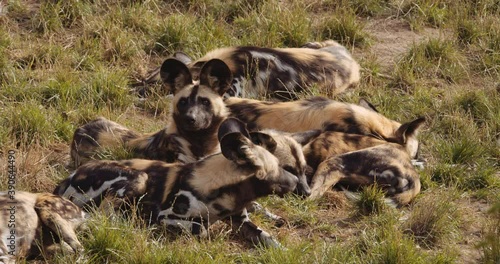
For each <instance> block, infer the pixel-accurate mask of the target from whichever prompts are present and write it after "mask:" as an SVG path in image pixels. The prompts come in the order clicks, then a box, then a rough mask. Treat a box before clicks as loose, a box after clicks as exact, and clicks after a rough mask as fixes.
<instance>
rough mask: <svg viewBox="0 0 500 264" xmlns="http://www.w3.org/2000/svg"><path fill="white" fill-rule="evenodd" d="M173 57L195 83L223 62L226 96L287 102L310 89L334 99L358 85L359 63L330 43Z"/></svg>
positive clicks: (155, 74) (152, 77) (156, 74)
mask: <svg viewBox="0 0 500 264" xmlns="http://www.w3.org/2000/svg"><path fill="white" fill-rule="evenodd" d="M173 57H176V58H181V59H182V60H183V61H184V62H185V63H187V65H188V67H189V68H190V70H191V72H192V73H193V78H194V79H197V77H198V74H199V72H200V69H201V68H202V66H203V65H204V64H205V63H206V62H207V61H210V60H212V59H220V60H222V61H223V62H224V63H225V64H227V65H228V67H229V69H230V70H231V73H232V75H233V79H232V82H231V89H230V90H229V91H228V92H227V93H226V96H237V97H245V98H259V97H262V96H269V97H273V98H276V99H280V100H290V99H296V98H298V95H299V94H301V93H303V92H306V93H307V92H308V91H309V88H311V87H312V86H316V87H319V88H321V89H322V90H323V91H324V93H326V94H329V95H334V94H338V93H341V92H343V91H344V90H345V89H347V88H348V87H351V86H355V85H357V84H358V82H359V79H360V73H359V65H358V63H357V62H356V61H355V60H354V59H353V58H352V56H351V54H350V53H349V51H347V49H346V48H345V47H343V46H342V45H340V44H338V43H337V42H335V41H333V40H327V41H324V42H319V43H318V42H315V43H307V44H306V45H304V46H303V47H302V48H264V47H255V46H243V47H228V48H221V49H216V50H213V51H211V52H209V53H207V54H206V55H205V56H203V57H202V58H200V59H198V60H196V61H191V60H190V59H189V58H188V57H187V55H185V54H183V53H176V54H174V56H173ZM160 72H161V69H157V70H155V71H154V72H153V73H152V74H151V75H150V76H149V77H148V78H147V80H146V81H145V82H146V83H147V82H153V81H155V80H159V78H158V77H159V74H160ZM167 86H168V84H167Z"/></svg>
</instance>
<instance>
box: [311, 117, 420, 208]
mask: <svg viewBox="0 0 500 264" xmlns="http://www.w3.org/2000/svg"><path fill="white" fill-rule="evenodd" d="M423 122H424V120H423V119H417V120H415V121H413V122H410V123H407V124H403V125H402V126H401V129H400V131H399V132H398V133H397V135H398V138H397V140H396V141H397V143H388V142H387V141H385V140H381V139H376V138H373V137H369V136H364V135H357V134H347V133H342V132H332V131H327V132H323V133H322V134H321V135H320V136H318V137H317V138H315V139H314V140H312V141H311V142H310V143H308V144H307V145H305V146H304V149H303V151H304V155H305V156H306V160H307V164H308V165H309V166H310V167H311V171H309V172H308V179H309V182H311V192H312V195H311V198H318V197H319V196H321V195H322V194H323V193H324V192H325V191H326V190H327V189H329V188H330V187H331V186H333V185H338V186H342V187H345V188H349V189H357V188H360V187H362V186H366V185H370V184H373V183H377V184H378V185H379V186H381V187H382V188H383V189H384V190H385V191H386V193H387V195H388V196H389V197H391V198H392V199H393V200H394V201H395V202H396V203H398V204H399V205H403V204H406V203H408V202H409V201H411V200H412V199H413V198H414V197H415V196H416V195H417V194H418V193H419V191H420V180H419V176H418V173H417V172H416V171H415V169H414V168H413V166H412V164H411V158H413V156H412V155H414V154H415V151H416V150H415V149H414V148H415V145H414V144H415V143H414V142H415V141H416V137H417V134H418V130H419V129H420V127H421V126H422V125H423Z"/></svg>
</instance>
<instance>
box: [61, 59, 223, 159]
mask: <svg viewBox="0 0 500 264" xmlns="http://www.w3.org/2000/svg"><path fill="white" fill-rule="evenodd" d="M162 72H163V77H164V81H165V82H166V83H168V84H169V87H170V88H171V89H172V92H173V93H174V98H173V99H172V102H171V105H172V109H171V111H170V115H171V116H170V120H169V123H168V125H167V127H166V128H165V129H163V130H161V131H159V132H157V133H153V134H146V135H141V134H139V133H136V132H134V131H131V130H130V129H128V128H125V127H123V126H122V125H120V124H117V123H115V122H112V121H110V120H107V119H105V118H98V119H96V120H94V121H91V122H89V123H87V124H85V125H83V126H81V127H79V128H78V129H77V130H76V131H75V133H74V135H73V140H72V143H71V157H72V160H73V163H74V166H75V168H76V167H78V166H80V165H81V164H83V163H85V162H86V161H88V160H89V159H92V157H93V156H95V154H96V152H98V150H102V149H104V148H113V147H117V146H119V145H121V144H123V145H124V146H125V147H126V148H128V149H131V150H132V151H133V152H134V153H135V154H137V156H138V157H143V158H147V159H157V160H163V161H166V162H175V161H181V162H186V163H187V162H193V161H196V160H198V159H200V158H203V157H205V156H208V155H210V154H214V153H217V152H220V148H219V142H218V141H217V129H218V127H219V125H220V124H221V123H222V121H223V120H224V119H226V117H227V116H228V114H229V113H228V111H227V109H226V107H225V105H224V102H223V100H222V97H221V95H223V94H224V93H225V92H226V91H227V90H228V89H229V84H230V82H231V80H232V77H231V72H230V71H229V68H228V67H227V66H226V64H225V63H224V62H222V61H221V60H217V59H214V60H210V61H209V62H207V63H206V64H205V65H204V66H203V68H202V69H201V71H200V74H199V75H200V80H199V81H193V78H192V77H191V73H190V72H189V69H188V68H187V67H186V65H184V63H182V62H180V61H178V60H175V59H168V60H166V61H165V62H164V63H163V65H162Z"/></svg>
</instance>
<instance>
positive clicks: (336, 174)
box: [308, 157, 345, 199]
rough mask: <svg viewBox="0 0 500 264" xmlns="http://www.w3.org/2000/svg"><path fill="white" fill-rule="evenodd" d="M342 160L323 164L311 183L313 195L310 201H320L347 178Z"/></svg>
mask: <svg viewBox="0 0 500 264" xmlns="http://www.w3.org/2000/svg"><path fill="white" fill-rule="evenodd" d="M342 168H343V166H342V164H341V160H340V159H337V158H336V157H333V158H330V159H327V160H325V161H323V162H321V163H320V164H319V166H318V169H317V170H316V173H315V174H314V176H313V179H312V181H311V195H310V196H309V197H308V199H318V198H320V197H321V196H323V194H324V193H325V192H326V191H327V190H328V189H330V188H331V187H332V186H334V185H335V184H336V183H337V182H339V181H340V180H341V179H342V178H344V177H345V174H344V173H343V172H342Z"/></svg>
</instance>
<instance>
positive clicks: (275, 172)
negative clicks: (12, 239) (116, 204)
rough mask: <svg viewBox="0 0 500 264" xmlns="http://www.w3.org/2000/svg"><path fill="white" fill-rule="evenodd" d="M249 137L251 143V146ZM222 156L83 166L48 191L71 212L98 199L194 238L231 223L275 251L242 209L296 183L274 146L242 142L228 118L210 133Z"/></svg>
mask: <svg viewBox="0 0 500 264" xmlns="http://www.w3.org/2000/svg"><path fill="white" fill-rule="evenodd" d="M250 137H254V138H258V139H259V141H258V144H254V143H253V142H252V141H251V139H250ZM218 138H219V141H220V147H221V150H222V153H218V154H214V155H210V156H208V157H206V158H204V159H201V160H199V161H196V162H193V163H189V164H180V163H173V164H172V163H165V162H161V161H152V160H140V159H133V160H123V161H97V160H96V161H90V162H88V163H86V164H84V165H82V166H80V167H79V168H78V169H77V170H76V171H75V172H74V173H73V174H72V175H71V176H70V177H69V178H67V179H66V180H64V181H63V182H62V183H61V184H59V186H58V187H57V188H56V190H55V191H54V192H55V193H57V194H60V195H62V196H64V197H67V198H69V199H70V200H72V201H73V202H74V203H75V204H77V205H79V206H82V207H83V206H85V205H92V204H95V205H97V206H99V204H100V203H101V201H102V199H103V196H105V197H107V196H112V197H117V198H123V199H125V200H130V201H134V202H139V204H140V205H144V206H142V212H141V215H143V216H148V218H149V219H150V220H151V221H152V222H153V223H159V224H161V225H165V226H168V227H182V228H183V229H186V230H188V231H189V232H192V233H193V234H197V235H204V234H205V233H206V229H207V228H208V226H209V225H210V224H212V223H214V222H215V221H217V220H226V221H229V219H231V221H232V227H233V228H235V229H237V230H238V231H239V232H241V233H242V234H243V236H245V237H246V238H247V239H249V240H251V241H253V242H255V243H256V242H260V243H263V244H264V245H268V246H277V245H279V244H278V243H277V242H276V241H275V240H274V239H273V238H272V237H271V236H270V235H269V234H268V233H266V232H264V231H262V230H260V229H259V228H257V226H255V225H254V224H253V223H251V222H250V221H249V219H248V218H247V214H246V209H245V208H246V207H247V206H248V205H249V204H250V203H251V202H252V201H254V200H255V199H257V198H259V197H263V196H267V195H270V194H278V195H284V194H285V193H287V192H290V191H292V190H294V189H295V187H296V185H297V182H298V178H297V176H295V175H293V174H291V173H289V172H287V171H286V170H284V169H283V168H281V167H280V166H279V161H278V158H277V157H275V156H274V155H273V154H272V153H273V152H275V150H276V145H277V143H276V141H275V140H274V139H273V138H272V137H271V136H270V135H267V134H264V133H260V132H255V133H253V134H252V136H250V135H249V134H248V132H247V131H246V129H245V125H244V124H243V123H241V122H240V121H239V120H236V119H233V118H230V119H227V120H226V121H224V122H223V123H222V124H221V126H220V129H219V130H218Z"/></svg>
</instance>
